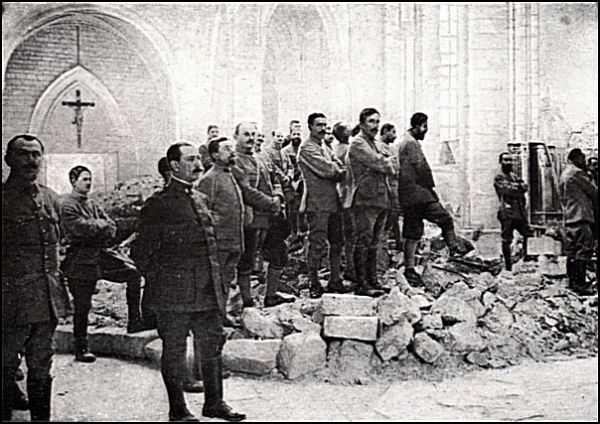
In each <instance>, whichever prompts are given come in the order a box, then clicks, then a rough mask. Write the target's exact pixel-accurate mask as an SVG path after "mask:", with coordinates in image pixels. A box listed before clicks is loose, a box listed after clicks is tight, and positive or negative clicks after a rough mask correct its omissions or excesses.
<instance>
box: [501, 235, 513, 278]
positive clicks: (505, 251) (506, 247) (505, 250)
mask: <svg viewBox="0 0 600 424" xmlns="http://www.w3.org/2000/svg"><path fill="white" fill-rule="evenodd" d="M502 255H503V256H504V266H505V268H506V270H507V271H512V266H513V264H512V251H511V249H510V243H508V242H503V243H502Z"/></svg>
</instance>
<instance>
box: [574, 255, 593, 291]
mask: <svg viewBox="0 0 600 424" xmlns="http://www.w3.org/2000/svg"><path fill="white" fill-rule="evenodd" d="M573 267H574V275H575V281H574V283H575V284H574V287H573V291H575V293H577V294H578V295H580V296H590V295H593V294H594V291H593V290H592V287H590V285H589V284H588V282H587V261H586V260H576V261H575V262H574V265H573Z"/></svg>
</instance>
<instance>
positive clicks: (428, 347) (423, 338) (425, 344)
mask: <svg viewBox="0 0 600 424" xmlns="http://www.w3.org/2000/svg"><path fill="white" fill-rule="evenodd" d="M412 345H413V351H414V352H415V355H417V356H418V357H419V358H421V359H422V360H423V361H425V362H427V363H428V364H433V363H435V362H436V361H437V360H438V359H439V358H440V356H442V353H444V348H443V347H442V345H441V344H439V343H438V342H436V341H435V340H433V339H432V338H431V337H429V336H428V335H427V334H425V333H418V334H416V335H415V337H414V338H413V341H412Z"/></svg>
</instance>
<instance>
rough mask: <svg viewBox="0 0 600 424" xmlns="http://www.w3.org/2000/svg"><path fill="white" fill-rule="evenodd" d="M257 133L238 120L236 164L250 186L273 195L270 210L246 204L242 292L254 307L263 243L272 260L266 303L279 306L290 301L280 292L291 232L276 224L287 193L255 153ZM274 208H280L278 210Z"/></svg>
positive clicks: (240, 277)
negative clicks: (252, 282) (255, 270)
mask: <svg viewBox="0 0 600 424" xmlns="http://www.w3.org/2000/svg"><path fill="white" fill-rule="evenodd" d="M256 134H257V129H256V125H255V124H253V123H251V122H242V123H240V124H238V125H237V126H236V128H235V134H234V138H235V140H236V147H235V164H236V167H237V168H238V169H239V171H240V173H241V174H243V175H245V176H246V177H247V179H248V185H249V186H250V187H253V188H255V189H257V190H259V191H261V192H262V193H264V194H265V195H267V196H269V197H270V198H271V202H272V208H271V211H269V212H264V211H261V210H259V209H255V208H250V207H248V208H246V210H247V212H246V217H247V218H246V219H245V220H244V225H245V227H244V251H243V253H242V257H241V258H240V262H239V264H238V269H237V270H238V284H239V286H240V294H241V296H242V302H243V307H245V308H248V307H254V301H253V300H252V293H251V291H250V275H251V273H252V269H253V268H254V264H255V262H256V257H257V251H258V248H259V246H262V247H263V250H262V251H263V254H264V258H265V259H266V260H268V261H269V266H268V269H267V291H266V295H265V300H264V304H265V306H267V307H270V306H275V305H278V304H281V303H286V302H288V301H289V300H288V299H286V298H284V297H282V296H281V295H279V294H278V293H277V288H278V286H279V279H280V278H281V275H282V273H283V268H284V266H285V264H286V262H287V248H286V245H285V238H286V237H287V234H285V235H283V234H279V232H278V231H277V230H278V228H279V227H278V226H277V227H274V226H273V218H274V215H278V214H279V213H280V212H279V211H280V210H281V205H282V202H283V199H284V196H283V192H282V190H281V186H280V184H279V183H277V181H276V179H275V177H274V175H272V174H271V173H270V172H269V170H268V169H267V166H266V165H265V164H264V163H263V161H262V160H261V159H260V158H257V157H256V156H255V155H254V154H253V153H254V150H253V149H254V141H255V139H256ZM274 211H277V212H276V213H275V214H274V213H273V212H274ZM270 229H272V231H271V232H269V230H270ZM269 235H270V236H269Z"/></svg>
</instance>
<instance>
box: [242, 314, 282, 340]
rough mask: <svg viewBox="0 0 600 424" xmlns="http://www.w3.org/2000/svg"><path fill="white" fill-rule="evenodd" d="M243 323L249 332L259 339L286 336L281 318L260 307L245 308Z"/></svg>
mask: <svg viewBox="0 0 600 424" xmlns="http://www.w3.org/2000/svg"><path fill="white" fill-rule="evenodd" d="M242 325H243V327H244V329H245V330H246V331H247V332H249V333H250V334H251V335H253V336H255V337H257V338H259V339H282V338H283V336H284V331H283V328H282V327H281V325H280V324H279V320H278V319H277V318H276V317H273V316H269V315H267V314H266V313H264V312H263V311H261V310H259V309H258V308H244V310H243V311H242Z"/></svg>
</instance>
